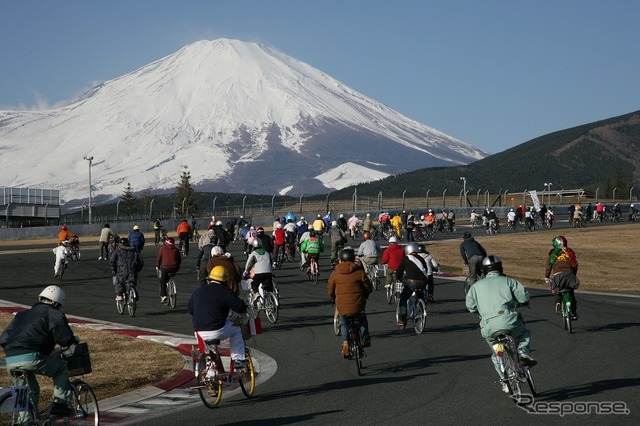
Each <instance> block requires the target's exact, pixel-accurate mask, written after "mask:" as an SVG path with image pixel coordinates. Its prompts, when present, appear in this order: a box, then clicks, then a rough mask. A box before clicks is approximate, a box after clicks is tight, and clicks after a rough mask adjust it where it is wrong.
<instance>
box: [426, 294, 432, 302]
mask: <svg viewBox="0 0 640 426" xmlns="http://www.w3.org/2000/svg"><path fill="white" fill-rule="evenodd" d="M427 302H433V294H429V295H427Z"/></svg>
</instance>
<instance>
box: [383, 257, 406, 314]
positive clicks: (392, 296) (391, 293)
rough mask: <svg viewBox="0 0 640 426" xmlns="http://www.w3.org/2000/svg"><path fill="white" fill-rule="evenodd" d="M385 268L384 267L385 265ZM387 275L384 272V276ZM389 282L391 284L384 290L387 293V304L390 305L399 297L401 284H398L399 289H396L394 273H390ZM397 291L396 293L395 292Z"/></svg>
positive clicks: (386, 272)
mask: <svg viewBox="0 0 640 426" xmlns="http://www.w3.org/2000/svg"><path fill="white" fill-rule="evenodd" d="M385 266H386V265H385ZM386 274H388V271H385V276H386ZM391 282H392V284H390V285H389V287H387V288H386V290H387V291H386V293H387V303H388V304H389V305H390V304H391V303H395V302H396V299H398V298H399V297H400V293H401V292H402V283H400V284H401V285H400V289H399V290H397V289H396V284H397V283H398V281H397V280H396V271H393V272H391ZM396 290H397V291H396Z"/></svg>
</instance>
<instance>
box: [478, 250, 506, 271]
mask: <svg viewBox="0 0 640 426" xmlns="http://www.w3.org/2000/svg"><path fill="white" fill-rule="evenodd" d="M491 271H498V273H499V274H501V275H502V261H501V260H500V258H499V257H498V256H496V255H495V254H490V255H489V256H487V257H485V258H484V259H482V272H484V273H485V274H488V273H489V272H491Z"/></svg>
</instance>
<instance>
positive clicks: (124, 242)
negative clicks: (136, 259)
mask: <svg viewBox="0 0 640 426" xmlns="http://www.w3.org/2000/svg"><path fill="white" fill-rule="evenodd" d="M120 245H121V246H128V245H129V240H128V239H126V238H120Z"/></svg>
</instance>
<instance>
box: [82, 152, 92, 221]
mask: <svg viewBox="0 0 640 426" xmlns="http://www.w3.org/2000/svg"><path fill="white" fill-rule="evenodd" d="M84 159H85V160H87V161H88V162H89V225H91V223H92V221H91V195H92V194H91V163H93V156H91V157H86V156H85V157H84Z"/></svg>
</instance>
